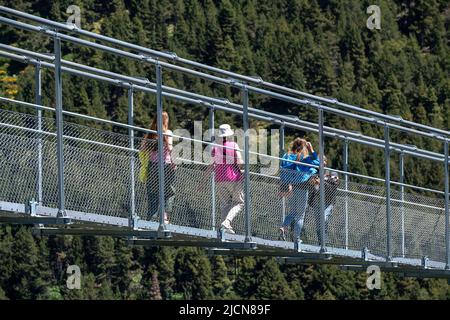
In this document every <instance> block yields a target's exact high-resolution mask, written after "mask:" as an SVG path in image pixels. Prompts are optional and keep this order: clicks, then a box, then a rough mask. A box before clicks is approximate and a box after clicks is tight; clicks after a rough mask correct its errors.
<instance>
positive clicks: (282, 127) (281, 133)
mask: <svg viewBox="0 0 450 320" xmlns="http://www.w3.org/2000/svg"><path fill="white" fill-rule="evenodd" d="M284 128H285V127H284V124H282V125H281V126H280V141H279V143H280V144H279V149H280V158H282V157H283V156H284ZM281 201H282V208H281V223H283V222H284V219H285V218H286V197H285V196H283V197H282V199H281Z"/></svg>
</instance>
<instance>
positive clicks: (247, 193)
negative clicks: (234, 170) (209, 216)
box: [242, 86, 252, 242]
mask: <svg viewBox="0 0 450 320" xmlns="http://www.w3.org/2000/svg"><path fill="white" fill-rule="evenodd" d="M242 93H243V107H244V110H243V111H244V112H243V115H242V118H243V125H244V210H245V211H244V212H245V242H251V235H252V234H251V217H250V164H249V161H250V153H249V151H250V136H249V135H250V132H249V123H248V100H249V99H248V89H247V86H244V89H243V91H242Z"/></svg>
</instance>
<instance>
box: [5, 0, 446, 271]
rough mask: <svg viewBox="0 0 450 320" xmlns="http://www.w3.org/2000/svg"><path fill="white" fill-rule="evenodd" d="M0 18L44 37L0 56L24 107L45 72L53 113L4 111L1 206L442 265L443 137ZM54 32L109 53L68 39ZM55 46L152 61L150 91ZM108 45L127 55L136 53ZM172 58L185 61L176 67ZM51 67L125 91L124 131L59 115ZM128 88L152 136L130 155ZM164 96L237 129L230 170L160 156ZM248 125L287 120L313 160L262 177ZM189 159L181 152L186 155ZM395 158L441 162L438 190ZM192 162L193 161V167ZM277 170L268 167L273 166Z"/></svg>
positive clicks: (52, 25)
mask: <svg viewBox="0 0 450 320" xmlns="http://www.w3.org/2000/svg"><path fill="white" fill-rule="evenodd" d="M0 12H2V13H6V14H8V15H12V16H15V17H20V18H24V19H27V20H31V21H34V22H38V23H40V24H42V26H35V25H30V24H27V23H23V22H19V21H15V20H12V19H8V18H4V17H0V23H2V24H6V25H10V26H12V27H14V28H18V29H21V30H25V31H27V32H38V33H42V34H43V35H44V36H47V37H51V38H53V41H54V57H46V56H45V55H42V54H37V53H33V52H29V51H27V50H23V49H18V48H14V47H11V46H8V45H1V49H2V50H6V51H8V52H4V51H1V52H0V55H1V56H3V57H6V58H10V59H14V60H17V61H20V62H23V63H31V64H34V65H35V66H36V76H35V78H36V88H35V89H36V103H37V104H41V98H40V97H41V92H40V87H41V79H40V69H41V68H42V67H45V68H50V69H54V71H55V109H51V108H48V107H39V106H37V105H33V104H27V103H25V102H21V103H20V104H21V105H27V106H29V107H36V108H38V109H39V108H40V109H39V110H41V109H43V110H51V112H54V114H55V119H54V118H53V117H51V118H48V117H47V118H42V117H41V114H38V115H37V116H36V115H34V114H33V115H30V114H21V113H17V112H9V111H6V110H4V109H2V110H1V112H0V120H1V121H0V134H1V136H0V137H1V140H0V141H2V144H1V145H0V149H1V158H0V161H1V163H2V167H1V168H0V172H1V175H0V186H1V189H0V199H1V200H2V201H11V202H17V203H24V202H27V201H29V200H30V198H31V199H37V200H38V202H39V204H41V205H43V206H47V207H51V208H56V209H57V210H58V215H59V216H63V217H64V216H65V214H66V210H69V211H70V210H75V211H80V212H86V213H92V214H100V215H103V216H106V217H108V216H109V217H114V218H118V217H120V218H127V219H129V226H130V227H136V225H135V222H136V220H137V219H141V220H144V221H153V222H156V223H159V230H165V229H166V228H167V225H168V223H169V222H170V224H172V225H178V226H186V227H193V228H197V229H199V230H213V231H216V230H222V231H226V232H228V233H236V234H237V235H240V236H242V239H244V240H245V242H251V241H252V238H254V239H256V238H258V239H266V240H268V241H272V242H273V243H275V242H276V241H281V242H283V243H287V245H288V246H291V245H292V246H293V247H294V248H295V249H296V250H302V246H303V245H309V246H311V245H312V246H314V247H315V248H317V247H320V252H325V251H326V248H327V247H332V248H339V249H343V250H361V249H362V248H369V249H370V250H371V251H372V252H373V253H375V254H377V255H379V256H382V257H384V258H385V259H386V260H388V261H391V260H392V259H393V258H395V257H402V258H424V257H425V256H427V257H429V258H431V259H434V260H435V261H440V262H444V264H445V266H446V267H447V268H448V267H449V266H450V232H449V229H450V214H449V207H448V198H449V180H448V177H449V173H448V160H449V157H448V137H449V136H450V133H449V132H448V131H445V130H440V129H436V128H432V127H428V126H424V125H420V124H415V123H412V122H410V121H405V120H403V119H399V118H397V117H394V116H389V115H383V114H379V113H376V112H374V111H369V110H364V109H362V108H358V107H356V106H352V105H348V104H345V103H341V102H338V101H337V100H335V99H328V98H321V97H317V96H313V95H310V94H306V93H302V92H299V91H297V90H293V89H289V88H285V87H282V86H278V85H274V84H271V83H268V82H265V81H263V80H262V79H254V78H252V77H246V76H242V75H238V74H235V73H232V72H228V71H226V70H220V69H217V68H213V67H209V66H205V65H202V64H198V63H195V62H193V61H189V60H186V59H182V58H179V57H177V56H176V55H174V54H166V53H161V52H158V51H155V50H151V49H147V48H143V47H140V46H137V45H133V44H129V43H127V42H124V41H119V40H117V39H112V38H108V37H104V36H101V35H97V34H93V33H90V32H87V31H84V30H79V29H73V28H70V27H67V26H66V25H64V24H60V23H57V22H53V21H50V20H47V19H43V18H40V17H35V16H32V15H28V14H25V13H22V12H19V11H16V10H12V9H9V8H6V7H2V6H0ZM66 32H74V33H75V34H78V35H84V36H87V37H88V38H91V39H96V40H99V42H106V43H108V44H114V45H116V46H117V47H111V46H108V45H104V44H101V43H97V42H94V41H89V40H85V39H80V38H78V37H74V36H73V35H67V34H65V33H66ZM61 41H64V42H69V43H72V44H76V45H80V46H83V47H89V48H92V49H95V50H100V51H103V52H108V53H111V54H114V55H118V56H121V57H123V58H127V59H133V60H136V61H140V62H142V63H145V64H152V65H154V66H155V78H156V83H151V82H150V81H148V80H147V79H144V80H142V79H138V78H133V77H130V76H125V75H120V74H117V73H112V72H109V71H105V70H100V69H96V68H92V67H88V66H83V65H80V64H77V63H73V62H69V61H64V60H62V59H61ZM120 48H125V49H128V50H129V49H131V50H132V51H133V52H136V53H133V52H130V51H125V50H122V49H120ZM155 57H157V58H155ZM159 58H162V59H163V60H165V61H162V60H160V59H159ZM174 61H178V62H180V63H182V64H184V65H186V66H187V67H183V66H178V65H175V64H174ZM190 68H192V69H190ZM196 69H197V70H196ZM163 70H170V71H175V72H180V73H183V74H189V75H191V76H194V77H197V78H201V79H205V80H208V81H212V82H214V83H218V84H220V85H224V86H227V87H230V88H234V89H237V90H239V91H240V93H241V98H242V103H239V104H238V103H233V102H230V101H228V100H224V99H218V98H211V97H207V96H203V95H199V94H196V93H192V92H188V91H184V90H181V89H177V88H171V87H168V86H164V85H163V81H162V78H163V77H162V73H163ZM199 70H202V71H199ZM62 72H67V73H70V74H73V75H76V76H82V77H88V78H91V79H95V80H99V81H104V82H107V83H110V84H113V85H115V86H119V87H123V88H126V89H127V90H128V124H127V125H125V124H120V123H114V122H112V121H107V120H101V119H95V118H94V117H89V116H86V115H80V114H76V113H73V112H72V113H69V112H67V111H65V110H63V103H62V76H61V74H62ZM211 73H213V74H211ZM214 74H217V75H219V76H217V75H214ZM223 76H226V77H230V76H231V77H232V78H224V77H223ZM250 84H254V85H255V84H256V85H259V86H261V87H262V88H259V87H255V86H251V85H250ZM263 88H264V89H263ZM269 89H270V90H269ZM271 90H275V91H271ZM134 91H143V92H147V93H151V94H155V95H156V101H157V110H156V111H157V112H156V114H157V121H156V123H157V125H156V128H157V129H156V131H153V132H152V133H153V138H154V141H151V142H152V144H153V146H154V147H152V149H151V151H152V152H143V150H142V148H140V147H139V146H142V143H143V140H142V139H143V138H139V137H135V136H134V133H135V131H143V132H146V133H148V132H149V130H147V129H142V128H137V127H135V126H134V120H133V119H134V109H133V92H134ZM280 92H281V93H280ZM250 94H252V95H256V94H257V95H263V96H265V97H269V98H271V99H276V100H279V101H284V102H288V103H292V104H294V105H298V106H305V107H310V108H313V109H315V110H317V111H318V123H317V124H315V123H309V122H307V121H305V120H300V119H299V118H295V119H291V118H289V117H286V116H283V115H279V114H276V113H271V112H266V111H263V110H258V109H256V108H251V107H250V103H251V101H250V97H249V95H250ZM297 96H301V97H303V98H306V99H299V98H297ZM163 97H164V98H169V99H175V100H177V101H181V102H183V103H189V104H194V105H200V106H203V107H208V108H210V127H214V122H215V121H214V110H216V109H217V110H221V111H225V112H229V113H233V114H238V115H241V116H242V127H243V132H244V135H243V140H242V141H241V142H240V144H239V146H240V147H237V146H236V145H234V146H233V147H231V150H232V151H231V154H232V155H233V157H232V158H234V160H233V161H232V165H229V166H225V167H221V165H220V164H219V165H217V163H215V164H214V165H213V164H211V159H209V160H208V161H204V159H203V157H194V161H182V162H181V163H175V162H174V161H173V160H174V159H171V158H170V157H169V158H167V156H166V153H167V152H166V148H167V144H166V143H165V142H164V141H165V140H166V137H167V134H165V136H163V134H164V132H163V129H162V127H163ZM1 100H2V101H6V100H9V99H5V98H1ZM9 102H11V101H9ZM344 110H350V111H352V112H348V111H344ZM327 114H334V115H337V116H339V117H343V118H351V119H354V120H356V121H358V122H365V123H369V125H371V126H378V127H380V128H382V129H383V130H384V137H383V139H379V138H374V137H369V136H364V135H362V134H357V133H352V132H348V131H345V130H341V129H336V128H331V127H325V126H324V122H325V121H324V119H325V116H326V115H327ZM52 116H53V114H52ZM69 117H70V119H72V118H83V120H86V121H89V120H94V121H99V122H103V123H104V124H105V125H106V124H107V125H109V126H113V127H114V126H116V127H117V128H120V130H118V132H113V131H111V130H105V129H95V128H93V127H92V126H89V125H88V126H83V125H79V124H75V123H71V122H70V121H67V119H68V118H69ZM250 117H252V118H255V119H259V120H262V121H266V122H269V123H273V124H276V125H279V126H280V128H282V130H284V127H285V126H286V127H290V128H293V129H295V130H306V131H309V132H314V133H317V134H318V146H317V147H318V151H319V152H318V156H317V154H315V155H314V158H315V159H314V161H313V162H312V163H309V164H308V163H304V162H301V163H300V165H299V164H298V163H297V165H296V166H295V170H290V171H287V172H283V170H275V171H273V172H270V171H267V161H266V160H268V159H269V158H270V159H271V160H274V161H275V162H276V161H278V162H279V161H280V160H282V159H280V158H278V157H274V156H269V155H266V154H264V153H262V154H257V156H258V157H259V158H258V161H256V162H253V161H252V162H251V159H252V155H255V152H252V150H250V149H251V143H250V137H249V129H250V128H249V118H250ZM125 130H127V131H128V134H126V133H125ZM392 130H397V131H401V132H404V133H408V134H412V135H417V136H421V137H426V138H431V139H433V140H436V141H440V142H442V143H443V146H444V152H443V154H440V153H436V152H432V151H429V150H421V149H418V148H416V147H414V146H409V145H402V144H399V143H393V142H392V141H391V138H390V134H391V133H390V131H392ZM122 132H123V133H122ZM380 132H381V131H380ZM172 136H173V137H176V136H175V135H172ZM282 136H283V139H282V141H281V143H280V146H281V148H280V149H284V133H283V134H282ZM325 137H331V138H336V139H341V140H344V141H345V148H344V156H343V159H344V161H343V162H344V163H343V170H337V169H332V168H327V167H326V163H325V157H324V156H325V155H324V151H325ZM184 140H185V141H188V142H190V143H193V144H197V145H201V146H202V148H200V149H201V150H203V149H204V148H203V147H206V146H209V147H211V148H212V149H211V150H209V149H208V150H209V151H208V152H209V153H212V150H216V151H215V152H216V153H217V152H218V151H220V152H221V153H222V154H223V153H227V152H226V151H223V150H225V149H227V148H224V146H223V145H221V144H220V143H208V142H205V141H201V140H200V141H198V140H196V139H190V138H186V137H185V138H184ZM147 142H148V141H147ZM348 142H352V143H353V142H356V143H360V144H363V145H367V146H371V147H376V148H378V149H382V150H383V153H384V155H383V156H384V169H385V172H384V174H385V177H384V179H382V178H374V177H370V176H367V175H362V174H355V173H351V172H349V171H350V170H349V169H348ZM214 148H215V149H214ZM228 149H230V148H229V147H228ZM195 152H196V151H195V148H194V155H195ZM202 152H203V151H202ZM208 152H206V153H208ZM392 152H399V153H400V154H401V157H400V159H401V174H400V183H399V182H394V181H391V173H390V167H391V160H392V159H391V153H392ZM403 154H407V155H411V156H414V157H419V158H421V159H428V160H432V161H437V162H438V163H442V164H444V177H443V178H444V188H445V190H443V191H439V190H433V189H430V188H424V187H421V186H413V185H407V184H404V183H403V182H404V172H403V160H402V159H403V158H402V157H403ZM190 155H192V154H190ZM183 156H185V155H183ZM195 156H200V155H195ZM197 158H200V159H202V160H201V161H197V160H195V159H197ZM213 158H217V156H216V155H214V157H213ZM237 158H239V159H237ZM263 160H264V161H263ZM284 161H286V160H285V159H284ZM250 162H251V163H250ZM294 162H298V161H294ZM272 163H273V161H272ZM276 167H277V168H278V167H279V163H277V165H276ZM230 170H231V171H230ZM327 170H328V171H329V172H327ZM297 171H298V172H297ZM286 174H287V178H286ZM221 175H226V176H227V179H222V176H221ZM144 176H145V177H144ZM290 179H291V180H290ZM197 186H199V187H197ZM398 187H399V188H400V191H399V190H398ZM413 189H415V190H418V191H419V192H426V193H427V194H428V195H433V196H432V197H431V196H421V195H417V194H413V193H411V192H409V191H408V190H413ZM222 236H223V235H222Z"/></svg>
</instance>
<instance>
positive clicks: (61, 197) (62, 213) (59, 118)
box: [54, 35, 70, 223]
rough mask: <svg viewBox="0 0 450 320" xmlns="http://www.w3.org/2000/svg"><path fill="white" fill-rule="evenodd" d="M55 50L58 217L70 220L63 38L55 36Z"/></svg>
mask: <svg viewBox="0 0 450 320" xmlns="http://www.w3.org/2000/svg"><path fill="white" fill-rule="evenodd" d="M54 50H55V113H56V154H57V162H58V217H60V218H63V219H65V220H64V221H66V222H67V223H69V222H70V219H68V217H67V215H66V207H65V194H64V149H63V146H64V140H63V126H64V123H63V113H62V110H63V105H62V72H61V39H60V38H59V37H58V36H57V35H56V36H55V37H54Z"/></svg>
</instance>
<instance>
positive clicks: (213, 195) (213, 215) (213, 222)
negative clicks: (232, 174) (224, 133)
mask: <svg viewBox="0 0 450 320" xmlns="http://www.w3.org/2000/svg"><path fill="white" fill-rule="evenodd" d="M214 116H215V115H214V107H210V108H209V132H210V135H209V140H210V142H211V143H215V141H216V134H215V126H214V125H215V123H214V122H215V119H214ZM216 210H217V209H216V172H215V170H212V171H211V225H212V226H211V229H212V230H213V231H215V230H216Z"/></svg>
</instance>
